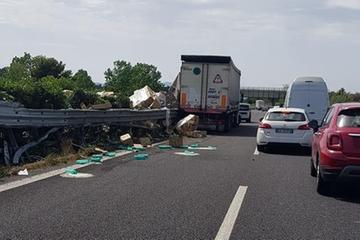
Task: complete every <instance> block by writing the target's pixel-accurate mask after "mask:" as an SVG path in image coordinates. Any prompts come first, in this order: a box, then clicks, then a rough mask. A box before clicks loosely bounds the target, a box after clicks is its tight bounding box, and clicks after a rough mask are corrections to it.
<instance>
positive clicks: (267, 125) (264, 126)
mask: <svg viewBox="0 0 360 240" xmlns="http://www.w3.org/2000/svg"><path fill="white" fill-rule="evenodd" d="M259 128H264V129H271V125H270V124H268V123H260V124H259Z"/></svg>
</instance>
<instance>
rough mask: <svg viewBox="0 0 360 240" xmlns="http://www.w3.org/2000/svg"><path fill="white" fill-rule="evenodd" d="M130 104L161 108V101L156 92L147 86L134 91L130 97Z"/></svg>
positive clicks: (140, 107) (133, 106)
mask: <svg viewBox="0 0 360 240" xmlns="http://www.w3.org/2000/svg"><path fill="white" fill-rule="evenodd" d="M129 99H130V103H131V104H130V105H131V107H132V108H136V109H144V108H153V109H154V108H160V106H161V105H160V101H159V99H158V98H157V96H156V93H155V92H154V91H153V90H152V89H151V88H150V87H149V86H147V85H146V86H145V87H143V88H141V89H138V90H136V91H134V94H133V95H131V96H130V97H129Z"/></svg>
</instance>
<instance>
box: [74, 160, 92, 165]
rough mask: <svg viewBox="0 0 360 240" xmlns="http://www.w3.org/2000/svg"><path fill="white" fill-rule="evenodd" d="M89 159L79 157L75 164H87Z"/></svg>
mask: <svg viewBox="0 0 360 240" xmlns="http://www.w3.org/2000/svg"><path fill="white" fill-rule="evenodd" d="M88 163H90V161H89V160H88V159H79V160H76V164H88Z"/></svg>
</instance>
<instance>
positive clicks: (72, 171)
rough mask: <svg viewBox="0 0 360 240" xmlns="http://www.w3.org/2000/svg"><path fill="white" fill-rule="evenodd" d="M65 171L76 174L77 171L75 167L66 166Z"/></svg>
mask: <svg viewBox="0 0 360 240" xmlns="http://www.w3.org/2000/svg"><path fill="white" fill-rule="evenodd" d="M65 173H67V174H77V173H78V172H77V171H76V169H73V168H67V169H65Z"/></svg>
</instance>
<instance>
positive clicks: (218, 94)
mask: <svg viewBox="0 0 360 240" xmlns="http://www.w3.org/2000/svg"><path fill="white" fill-rule="evenodd" d="M229 77H230V66H229V65H227V64H208V73H207V81H206V84H207V86H206V88H205V89H206V91H207V92H206V98H205V99H206V103H205V105H206V109H207V110H208V111H221V112H224V111H226V108H227V106H228V104H229V96H228V95H229Z"/></svg>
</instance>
